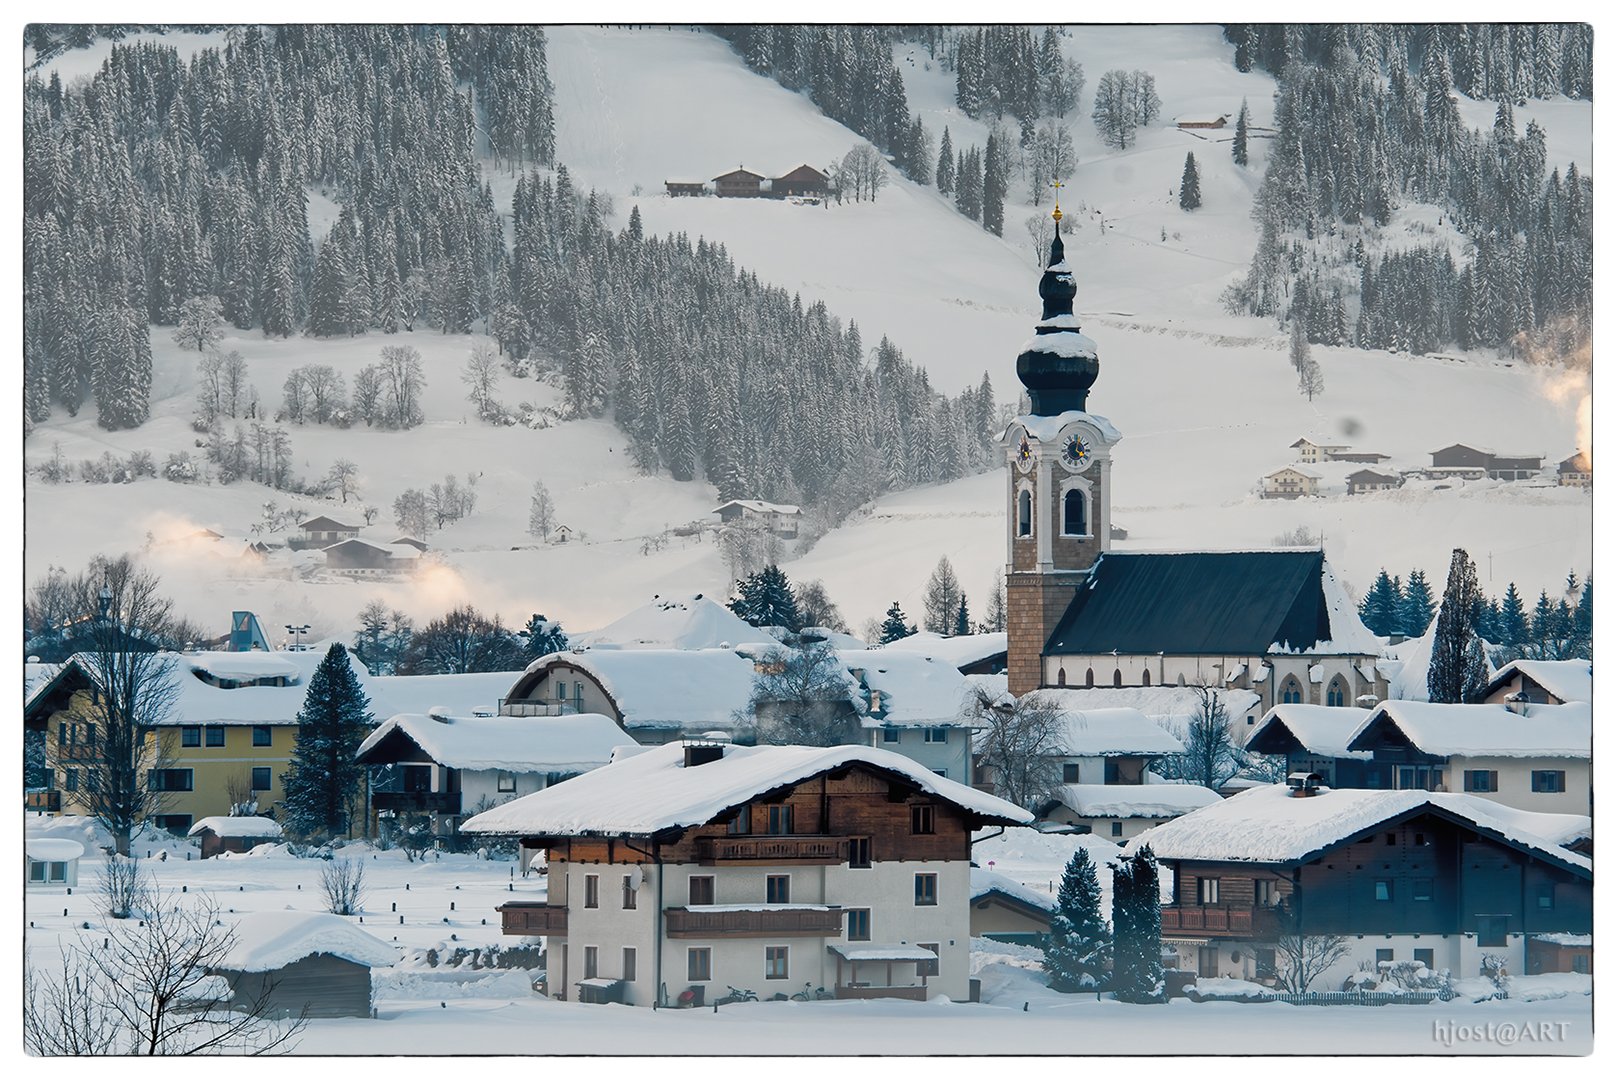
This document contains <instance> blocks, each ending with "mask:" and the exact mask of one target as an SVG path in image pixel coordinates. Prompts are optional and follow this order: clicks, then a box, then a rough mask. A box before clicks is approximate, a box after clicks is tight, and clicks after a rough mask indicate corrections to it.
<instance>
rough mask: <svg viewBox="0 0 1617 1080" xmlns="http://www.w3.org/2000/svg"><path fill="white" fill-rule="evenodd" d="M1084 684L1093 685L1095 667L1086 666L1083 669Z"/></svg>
mask: <svg viewBox="0 0 1617 1080" xmlns="http://www.w3.org/2000/svg"><path fill="white" fill-rule="evenodd" d="M1084 685H1085V686H1094V685H1095V669H1094V668H1088V669H1086V670H1085V671H1084Z"/></svg>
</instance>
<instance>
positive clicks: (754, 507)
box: [708, 499, 803, 516]
mask: <svg viewBox="0 0 1617 1080" xmlns="http://www.w3.org/2000/svg"><path fill="white" fill-rule="evenodd" d="M732 506H739V507H741V508H742V509H743V510H751V511H753V512H755V513H759V514H786V515H788V516H790V515H792V514H800V513H802V512H803V511H802V508H801V507H798V506H793V505H792V504H791V503H770V502H764V501H763V500H762V499H731V500H730V501H729V502H727V503H724V504H723V505H722V506H715V507H714V508H713V509H712V510H710V511H708V513H710V514H717V513H719V512H720V511H722V510H728V509H729V508H730V507H732Z"/></svg>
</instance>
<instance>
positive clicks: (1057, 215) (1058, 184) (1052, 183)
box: [1050, 180, 1061, 223]
mask: <svg viewBox="0 0 1617 1080" xmlns="http://www.w3.org/2000/svg"><path fill="white" fill-rule="evenodd" d="M1050 186H1051V187H1053V188H1055V189H1056V208H1055V212H1054V213H1052V214H1051V215H1050V216H1051V217H1053V218H1055V219H1056V221H1057V223H1059V222H1060V221H1061V181H1060V180H1052V181H1050Z"/></svg>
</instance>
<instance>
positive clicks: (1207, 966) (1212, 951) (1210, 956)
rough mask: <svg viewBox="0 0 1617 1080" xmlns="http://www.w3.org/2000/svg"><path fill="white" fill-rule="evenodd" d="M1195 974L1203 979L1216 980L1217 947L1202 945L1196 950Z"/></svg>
mask: <svg viewBox="0 0 1617 1080" xmlns="http://www.w3.org/2000/svg"><path fill="white" fill-rule="evenodd" d="M1196 974H1197V975H1198V976H1200V977H1201V978H1203V979H1216V978H1218V946H1217V945H1203V946H1201V947H1200V948H1199V949H1197V950H1196Z"/></svg>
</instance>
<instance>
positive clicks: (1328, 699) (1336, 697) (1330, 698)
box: [1325, 677, 1347, 708]
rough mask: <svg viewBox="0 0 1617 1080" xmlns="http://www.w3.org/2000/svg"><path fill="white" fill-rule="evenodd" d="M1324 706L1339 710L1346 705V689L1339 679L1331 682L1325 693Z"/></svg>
mask: <svg viewBox="0 0 1617 1080" xmlns="http://www.w3.org/2000/svg"><path fill="white" fill-rule="evenodd" d="M1325 704H1327V705H1335V706H1337V707H1339V708H1340V707H1341V706H1343V705H1346V704H1347V687H1345V686H1343V685H1342V680H1341V678H1340V677H1337V678H1334V679H1332V680H1331V686H1330V689H1328V690H1327V691H1325Z"/></svg>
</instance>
